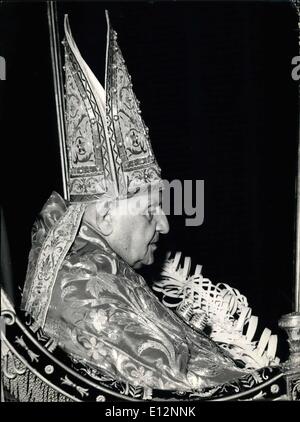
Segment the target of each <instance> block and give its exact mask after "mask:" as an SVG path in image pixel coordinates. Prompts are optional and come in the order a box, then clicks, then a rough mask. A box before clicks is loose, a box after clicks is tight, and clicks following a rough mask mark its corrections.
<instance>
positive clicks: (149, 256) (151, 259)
mask: <svg viewBox="0 0 300 422" xmlns="http://www.w3.org/2000/svg"><path fill="white" fill-rule="evenodd" d="M153 262H154V255H153V252H150V253H148V254H147V255H146V256H145V257H144V258H143V259H142V260H141V261H138V262H137V263H136V264H134V265H133V268H134V269H139V268H141V267H142V266H144V265H152V264H153Z"/></svg>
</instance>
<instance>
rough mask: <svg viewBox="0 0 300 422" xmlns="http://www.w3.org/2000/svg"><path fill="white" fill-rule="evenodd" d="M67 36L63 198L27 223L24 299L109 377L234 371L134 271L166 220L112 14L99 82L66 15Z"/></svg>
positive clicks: (160, 378)
mask: <svg viewBox="0 0 300 422" xmlns="http://www.w3.org/2000/svg"><path fill="white" fill-rule="evenodd" d="M65 37H66V38H65V41H64V45H65V63H66V65H65V71H66V124H67V154H68V159H69V179H68V189H69V197H70V201H66V200H64V199H62V198H61V197H60V196H59V195H58V194H57V193H55V192H54V193H53V194H52V195H51V197H50V198H49V200H48V201H47V203H46V204H45V206H44V208H43V210H42V211H41V213H40V217H39V218H38V219H37V221H36V223H35V225H34V229H33V235H32V249H31V252H30V256H29V265H28V271H27V277H26V283H25V287H24V292H23V299H22V308H23V309H24V310H25V311H27V312H29V313H30V314H31V315H32V317H33V318H34V319H35V322H36V327H42V328H43V329H44V330H45V332H46V333H47V334H49V335H51V337H52V338H53V339H55V340H56V342H57V344H58V345H59V346H60V347H61V348H62V349H64V350H65V351H66V352H67V353H68V354H69V355H71V356H72V357H73V358H74V359H79V360H82V361H84V362H85V364H87V365H90V366H91V367H92V368H97V369H99V370H101V371H102V373H104V374H106V375H108V376H110V377H112V378H114V379H116V380H120V381H125V382H129V383H131V384H133V385H136V386H143V387H148V388H156V389H163V390H179V391H192V390H200V389H202V388H206V387H211V386H215V385H218V384H222V383H224V382H227V381H231V380H234V379H236V378H238V377H240V376H241V375H243V374H244V373H245V372H247V371H245V370H242V369H240V368H238V366H237V365H236V363H235V362H234V360H233V359H232V358H231V357H230V356H229V355H228V354H227V353H226V352H225V351H224V350H223V349H221V348H220V347H219V346H218V345H217V344H216V343H215V342H213V341H212V340H211V339H210V338H209V337H208V336H206V335H205V334H204V333H201V332H197V331H195V330H193V329H192V328H191V327H189V326H188V325H187V324H186V323H185V322H184V321H182V320H181V319H180V318H179V317H178V316H177V315H176V314H175V313H173V312H172V311H170V310H169V309H167V308H166V307H165V306H163V305H162V304H161V303H160V301H159V300H158V298H157V297H156V296H155V295H154V293H153V292H152V291H151V290H150V289H149V287H148V286H147V284H146V283H145V281H144V280H143V278H142V277H141V276H140V275H139V274H138V273H137V272H136V271H135V269H138V268H140V267H141V266H142V265H150V264H152V262H153V260H154V251H155V250H156V248H157V242H158V240H159V236H160V235H161V234H166V233H167V232H168V230H169V226H168V222H167V218H166V216H165V214H164V213H163V211H162V208H161V194H162V180H161V178H160V169H159V167H158V165H157V163H156V160H155V157H154V155H153V151H152V148H151V143H150V139H149V135H148V130H147V128H146V126H145V125H144V122H143V120H142V118H141V115H140V110H139V104H138V101H137V99H136V97H135V95H134V93H133V91H132V84H131V80H130V77H129V75H128V72H127V68H126V66H125V62H124V59H123V57H122V54H121V51H120V48H119V46H118V44H117V35H116V33H115V32H114V31H113V30H112V29H111V28H110V27H109V22H108V55H107V63H106V84H105V90H104V89H103V88H102V86H101V85H100V83H99V82H98V81H97V79H96V77H95V76H94V75H93V73H92V72H91V70H90V68H89V67H88V65H87V64H86V63H85V61H84V60H83V58H82V57H81V55H80V53H79V51H78V49H77V46H76V44H75V42H74V40H73V38H72V35H71V31H70V27H69V23H68V19H67V17H66V18H65ZM78 144H80V148H81V149H80V151H81V152H82V154H81V158H80V160H78V159H76V158H74V157H76V151H77V150H76V148H77V146H78ZM84 151H88V154H87V155H86V156H85V155H84Z"/></svg>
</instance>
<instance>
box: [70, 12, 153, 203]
mask: <svg viewBox="0 0 300 422" xmlns="http://www.w3.org/2000/svg"><path fill="white" fill-rule="evenodd" d="M106 17H107V25H108V32H107V53H106V72H105V89H104V88H103V87H102V86H101V84H100V83H99V81H98V80H97V79H96V77H95V75H94V74H93V72H92V71H91V69H90V68H89V67H88V65H87V64H86V62H85V61H84V60H83V58H82V56H81V54H80V52H79V50H78V48H77V46H76V44H75V41H74V39H73V37H72V34H71V30H70V25H69V20H68V16H67V15H66V16H65V40H64V46H65V72H66V85H65V87H66V127H67V141H66V142H67V150H68V151H67V155H68V162H69V180H68V189H69V196H70V199H71V201H72V200H75V201H78V200H80V201H88V200H89V199H90V198H92V199H94V196H95V195H96V197H98V195H101V194H103V193H107V194H108V195H111V196H114V197H126V196H128V195H132V194H133V193H135V192H136V191H137V190H140V189H143V188H144V187H145V186H148V185H149V184H151V185H152V184H160V183H161V178H160V168H159V167H158V165H157V162H156V159H155V157H154V155H153V151H152V148H151V143H150V139H149V133H148V128H147V127H146V126H145V124H144V121H143V119H142V117H141V112H140V108H139V101H138V100H137V98H136V96H135V94H134V92H133V90H132V83H131V77H130V75H129V74H128V70H127V67H126V65H125V61H124V59H123V56H122V53H121V50H120V48H119V46H118V43H117V34H116V32H115V31H114V30H113V29H112V28H111V26H110V23H109V18H108V14H107V12H106Z"/></svg>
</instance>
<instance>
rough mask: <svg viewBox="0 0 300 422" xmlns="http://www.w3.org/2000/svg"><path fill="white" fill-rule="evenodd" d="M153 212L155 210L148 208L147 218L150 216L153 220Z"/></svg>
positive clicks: (149, 218)
mask: <svg viewBox="0 0 300 422" xmlns="http://www.w3.org/2000/svg"><path fill="white" fill-rule="evenodd" d="M153 214H154V211H153V210H152V209H150V208H148V210H147V213H146V216H147V218H148V220H149V221H151V220H152V218H153Z"/></svg>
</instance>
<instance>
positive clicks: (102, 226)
mask: <svg viewBox="0 0 300 422" xmlns="http://www.w3.org/2000/svg"><path fill="white" fill-rule="evenodd" d="M111 205H112V204H111V201H106V200H105V201H99V203H97V204H96V225H97V228H98V230H99V231H100V233H101V234H103V236H109V235H110V234H111V233H112V230H113V224H112V215H111Z"/></svg>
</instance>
